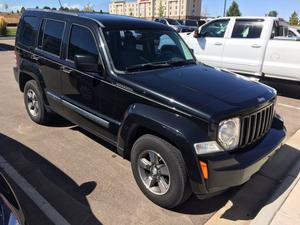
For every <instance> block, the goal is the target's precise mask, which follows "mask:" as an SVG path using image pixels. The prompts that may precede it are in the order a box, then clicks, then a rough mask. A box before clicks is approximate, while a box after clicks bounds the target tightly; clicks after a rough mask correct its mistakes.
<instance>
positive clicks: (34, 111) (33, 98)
mask: <svg viewBox="0 0 300 225" xmlns="http://www.w3.org/2000/svg"><path fill="white" fill-rule="evenodd" d="M24 103H25V107H26V110H27V113H28V115H29V116H30V118H31V120H33V121H34V122H36V123H38V124H45V123H46V122H47V121H48V116H49V115H48V114H49V113H48V112H47V111H46V109H45V103H44V99H43V96H42V92H41V90H40V89H39V87H38V84H37V82H36V81H35V80H30V81H28V82H27V83H26V84H25V87H24Z"/></svg>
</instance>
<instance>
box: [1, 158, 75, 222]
mask: <svg viewBox="0 0 300 225" xmlns="http://www.w3.org/2000/svg"><path fill="white" fill-rule="evenodd" d="M0 167H2V168H3V170H4V171H5V172H6V173H7V174H8V175H9V177H10V178H11V179H12V180H13V181H14V182H15V183H16V184H17V185H18V186H19V187H20V188H21V189H22V190H23V191H24V192H25V193H26V195H27V196H28V197H29V198H30V199H31V200H32V201H33V202H34V203H35V204H36V205H37V206H38V207H39V208H40V210H41V211H42V212H43V213H44V214H45V215H46V216H47V217H48V218H49V219H50V220H51V221H52V222H53V223H54V224H59V225H71V224H70V223H69V222H68V221H67V220H66V219H65V218H64V217H63V216H62V215H61V214H59V212H57V211H56V209H55V208H54V207H53V206H52V205H51V204H50V203H49V202H48V201H47V200H46V199H45V198H44V197H43V196H42V195H41V194H40V193H39V192H37V191H36V190H35V189H34V187H32V185H31V184H29V183H28V182H27V181H26V180H25V179H24V178H23V177H22V176H21V175H20V174H19V173H18V172H17V171H16V170H15V169H14V168H13V167H12V166H11V165H10V164H9V163H8V162H7V161H6V160H5V159H4V158H3V157H2V156H0Z"/></svg>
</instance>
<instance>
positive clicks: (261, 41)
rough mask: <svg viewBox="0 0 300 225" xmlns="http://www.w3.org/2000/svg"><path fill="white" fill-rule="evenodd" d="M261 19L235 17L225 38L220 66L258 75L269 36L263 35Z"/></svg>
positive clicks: (262, 21)
mask: <svg viewBox="0 0 300 225" xmlns="http://www.w3.org/2000/svg"><path fill="white" fill-rule="evenodd" d="M263 28H264V20H263V19H236V21H235V24H234V27H233V31H232V34H231V37H230V38H228V39H227V40H226V43H225V47H224V52H223V57H222V67H223V68H226V69H230V70H233V71H237V72H245V73H253V74H257V75H260V72H261V69H262V63H263V58H264V52H265V49H266V45H267V41H268V39H269V38H270V37H263Z"/></svg>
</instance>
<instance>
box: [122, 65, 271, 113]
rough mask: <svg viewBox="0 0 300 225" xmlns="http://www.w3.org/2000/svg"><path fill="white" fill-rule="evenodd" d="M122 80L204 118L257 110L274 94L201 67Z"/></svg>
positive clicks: (230, 74)
mask: <svg viewBox="0 0 300 225" xmlns="http://www.w3.org/2000/svg"><path fill="white" fill-rule="evenodd" d="M126 77H127V78H128V80H130V81H131V82H134V83H135V84H137V85H139V86H140V87H141V90H143V94H144V95H147V97H151V98H155V99H156V100H159V101H164V103H165V104H168V105H171V106H172V107H176V108H177V109H180V110H182V111H188V112H189V113H192V114H197V115H196V116H201V117H205V118H207V119H211V118H213V117H218V118H220V117H222V116H225V115H228V114H234V113H237V112H240V111H244V110H246V109H253V108H256V107H259V106H261V105H263V104H266V103H267V102H268V101H270V100H271V99H273V98H274V97H275V96H276V91H275V90H274V89H273V88H270V87H268V86H266V85H264V84H260V83H258V82H255V81H251V80H249V79H248V78H245V77H243V76H239V75H236V74H232V73H229V72H224V71H221V70H216V69H214V68H212V67H209V66H205V65H187V66H182V67H174V68H163V69H159V70H152V71H146V72H139V73H133V74H130V75H128V76H126ZM145 90H146V91H145ZM225 117H226V116H225Z"/></svg>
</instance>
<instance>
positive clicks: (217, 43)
mask: <svg viewBox="0 0 300 225" xmlns="http://www.w3.org/2000/svg"><path fill="white" fill-rule="evenodd" d="M215 45H217V46H220V45H223V43H222V42H216V43H215Z"/></svg>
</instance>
